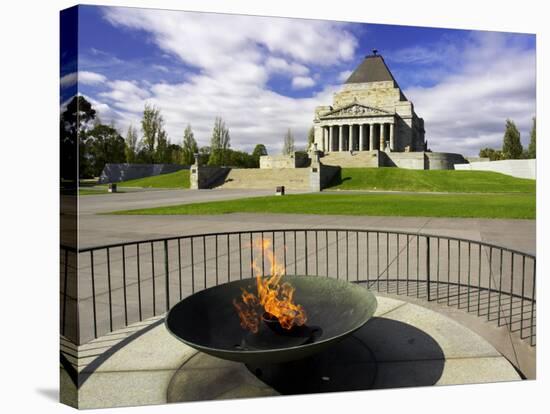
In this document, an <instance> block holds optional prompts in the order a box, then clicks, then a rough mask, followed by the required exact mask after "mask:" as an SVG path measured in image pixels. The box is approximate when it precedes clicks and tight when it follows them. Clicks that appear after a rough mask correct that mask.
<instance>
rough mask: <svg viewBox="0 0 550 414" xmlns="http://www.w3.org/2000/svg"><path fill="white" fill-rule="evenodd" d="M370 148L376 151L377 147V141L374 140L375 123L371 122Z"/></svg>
mask: <svg viewBox="0 0 550 414" xmlns="http://www.w3.org/2000/svg"><path fill="white" fill-rule="evenodd" d="M369 134H370V135H369V141H370V143H369V146H370V148H369V150H371V151H374V150H375V149H376V145H375V141H374V124H369Z"/></svg>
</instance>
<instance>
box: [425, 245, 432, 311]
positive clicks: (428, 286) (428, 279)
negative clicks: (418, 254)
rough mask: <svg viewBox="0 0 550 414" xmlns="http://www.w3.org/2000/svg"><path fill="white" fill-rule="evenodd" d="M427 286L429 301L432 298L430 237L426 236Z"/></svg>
mask: <svg viewBox="0 0 550 414" xmlns="http://www.w3.org/2000/svg"><path fill="white" fill-rule="evenodd" d="M426 286H427V289H428V302H429V301H431V300H432V298H431V289H430V287H431V286H430V238H429V237H426Z"/></svg>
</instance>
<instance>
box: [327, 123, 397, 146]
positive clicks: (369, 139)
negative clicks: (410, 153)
mask: <svg viewBox="0 0 550 414" xmlns="http://www.w3.org/2000/svg"><path fill="white" fill-rule="evenodd" d="M321 128H322V138H323V139H322V145H321V146H322V150H323V151H324V152H335V151H372V150H381V151H384V150H385V149H386V147H387V144H389V149H390V151H394V150H396V148H395V131H394V124H393V123H389V122H388V123H379V122H378V123H376V122H373V123H362V124H334V125H325V126H322V127H321Z"/></svg>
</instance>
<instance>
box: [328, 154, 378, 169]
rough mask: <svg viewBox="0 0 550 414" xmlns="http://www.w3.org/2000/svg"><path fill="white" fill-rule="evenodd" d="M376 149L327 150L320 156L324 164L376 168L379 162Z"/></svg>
mask: <svg viewBox="0 0 550 414" xmlns="http://www.w3.org/2000/svg"><path fill="white" fill-rule="evenodd" d="M378 152H379V151H378V150H375V151H362V152H353V154H350V153H349V152H329V153H328V154H326V155H325V156H324V157H322V158H321V162H322V163H323V164H325V165H339V166H344V167H347V168H377V167H379V166H380V165H381V164H380V156H379V154H378Z"/></svg>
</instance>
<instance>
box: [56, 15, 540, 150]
mask: <svg viewBox="0 0 550 414" xmlns="http://www.w3.org/2000/svg"><path fill="white" fill-rule="evenodd" d="M373 48H376V49H378V50H379V53H380V54H382V55H383V56H384V58H385V60H386V62H387V64H388V65H389V67H390V69H391V71H392V73H393V74H394V77H395V78H396V80H397V82H398V83H399V86H400V87H401V88H402V89H403V91H404V92H405V95H406V96H407V97H408V98H409V99H410V100H412V101H413V103H414V105H415V109H416V112H417V114H418V115H419V116H420V117H423V118H424V120H425V126H426V138H427V139H428V142H429V146H430V148H432V150H434V151H448V152H461V153H464V154H467V155H476V154H477V152H478V151H479V148H481V147H485V146H494V147H498V146H500V143H501V139H502V133H503V126H504V123H505V120H506V118H511V119H513V120H514V121H516V123H517V124H518V126H519V128H520V131H521V133H522V139H523V141H524V143H525V144H527V142H528V132H529V128H530V123H531V118H532V117H533V116H534V114H535V36H534V35H529V34H511V33H495V32H480V31H465V30H452V29H439V28H420V27H412V26H392V25H379V24H369V23H342V22H331V21H317V20H306V19H286V18H270V17H256V16H237V15H221V14H211V13H195V12H193V13H191V12H182V11H165V10H154V9H138V8H116V7H97V6H80V10H79V38H78V91H79V93H80V94H82V95H84V96H86V97H88V98H89V99H90V100H91V101H92V103H93V104H94V106H95V107H96V109H97V111H98V113H99V115H100V118H101V120H102V121H103V122H114V123H115V125H117V127H118V128H119V129H120V130H121V131H122V132H123V135H124V134H125V130H126V129H127V127H128V125H130V124H133V125H134V126H136V127H138V128H139V120H140V117H141V112H142V111H143V106H144V104H145V103H146V102H150V103H152V104H154V105H156V106H157V107H159V108H160V109H161V112H162V114H163V116H164V119H165V122H166V129H167V131H168V134H169V137H170V139H171V141H172V142H176V143H179V142H180V141H181V137H182V135H183V130H184V128H185V126H186V125H187V124H188V123H190V124H191V125H192V127H193V130H194V131H195V136H196V138H197V140H198V141H199V145H208V142H209V137H210V131H211V129H212V125H213V122H214V118H215V117H216V116H221V117H222V118H224V120H225V121H226V124H227V126H228V127H229V129H230V133H231V144H232V146H233V147H234V148H239V149H244V150H251V148H252V147H253V146H254V145H255V144H256V143H264V144H266V146H267V147H268V151H270V152H271V153H275V152H278V151H279V149H280V147H281V143H282V137H283V135H284V133H285V131H286V129H287V128H291V129H292V130H293V132H294V135H295V138H296V141H297V143H298V144H299V145H305V139H306V134H307V130H308V128H309V127H310V126H311V123H312V119H313V110H314V108H315V106H317V105H327V104H331V103H332V94H333V93H334V92H336V91H337V90H338V89H339V87H340V86H341V84H342V83H343V81H344V80H345V78H346V77H347V76H348V75H349V74H350V73H351V71H352V70H353V69H354V68H355V67H356V66H357V65H358V64H359V63H360V62H361V60H362V59H363V57H364V55H366V54H369V53H370V51H371V49H373ZM71 61H72V60H71V57H67V58H66V59H65V60H63V58H62V73H61V75H62V89H61V91H62V93H61V95H62V96H61V99H62V102H64V101H66V99H67V98H68V97H69V96H71V95H72V94H73V93H74V90H75V83H74V82H75V80H76V78H77V77H76V76H75V75H76V73H75V72H76V71H75V65H74V62H73V64H70V63H68V62H71Z"/></svg>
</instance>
